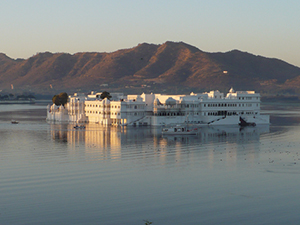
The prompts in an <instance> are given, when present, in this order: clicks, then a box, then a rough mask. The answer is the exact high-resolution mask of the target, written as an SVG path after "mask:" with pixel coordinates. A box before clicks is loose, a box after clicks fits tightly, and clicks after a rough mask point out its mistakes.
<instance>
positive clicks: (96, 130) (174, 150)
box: [50, 124, 270, 165]
mask: <svg viewBox="0 0 300 225" xmlns="http://www.w3.org/2000/svg"><path fill="white" fill-rule="evenodd" d="M50 126H51V135H52V138H53V139H54V140H55V141H57V142H59V143H68V146H69V148H71V149H73V150H75V149H76V148H78V147H79V149H81V150H83V151H84V154H86V155H90V156H91V157H92V158H93V160H103V159H135V158H139V159H145V158H158V159H159V161H160V163H161V164H166V163H168V161H174V160H176V161H179V160H181V159H182V157H183V155H185V154H188V155H189V157H190V158H193V157H198V156H199V154H200V155H202V156H203V155H204V156H205V157H206V158H207V159H208V160H207V163H208V164H209V165H212V164H213V163H214V162H215V161H216V160H217V161H226V162H227V163H229V164H234V163H235V162H236V161H237V160H238V158H241V157H244V158H245V160H250V161H253V160H254V159H255V158H257V154H258V152H259V151H260V136H261V135H262V134H266V133H269V131H270V129H269V126H268V125H264V126H256V127H244V128H240V127H239V126H219V127H216V126H213V127H203V128H201V129H200V132H199V134H198V135H191V136H187V135H185V136H174V135H167V136H165V135H162V133H161V129H160V128H150V127H139V128H134V127H122V128H120V127H103V126H100V125H97V124H86V129H74V125H72V124H50ZM196 155H197V156H196ZM167 156H168V157H167ZM244 158H243V159H244Z"/></svg>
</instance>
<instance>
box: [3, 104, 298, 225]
mask: <svg viewBox="0 0 300 225" xmlns="http://www.w3.org/2000/svg"><path fill="white" fill-rule="evenodd" d="M264 112H265V113H268V114H270V115H271V122H272V124H271V125H270V126H257V127H255V128H252V127H249V128H246V129H242V130H240V129H239V128H238V127H236V126H232V127H212V128H205V129H202V131H201V133H200V134H199V135H197V136H193V137H191V136H189V137H180V136H177V137H162V135H161V133H160V129H154V128H152V129H151V128H149V127H145V128H127V129H126V128H125V129H120V128H104V127H101V126H99V125H92V124H88V125H87V128H86V130H74V129H73V128H72V125H68V124H48V123H46V122H45V117H46V106H45V105H38V104H35V105H0V181H1V182H0V224H1V225H7V224H9V225H11V224H30V225H35V224H38V225H40V224H43V225H45V224H49V225H50V224H51V225H53V224H72V225H76V224H113V225H118V224H124V225H127V224H128V225H135V224H137V225H138V224H144V223H145V222H144V220H149V221H152V222H153V224H154V225H156V224H157V225H169V224H172V225H174V224H197V225H198V224H230V225H233V224H239V225H240V224H298V223H299V219H300V218H299V217H300V216H299V209H300V201H299V198H300V126H299V123H300V105H299V104H297V105H296V104H293V105H280V104H277V105H276V104H272V105H271V104H269V105H264ZM12 119H16V120H18V121H19V122H20V123H19V124H11V123H10V121H11V120H12Z"/></svg>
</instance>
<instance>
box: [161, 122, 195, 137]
mask: <svg viewBox="0 0 300 225" xmlns="http://www.w3.org/2000/svg"><path fill="white" fill-rule="evenodd" d="M162 133H163V134H172V135H173V134H175V135H196V134H197V133H198V128H197V127H190V126H187V125H178V124H177V125H174V126H168V127H164V128H163V129H162Z"/></svg>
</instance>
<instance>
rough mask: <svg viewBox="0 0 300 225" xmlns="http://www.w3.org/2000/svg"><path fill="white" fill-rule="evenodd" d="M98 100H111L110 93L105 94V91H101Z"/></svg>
mask: <svg viewBox="0 0 300 225" xmlns="http://www.w3.org/2000/svg"><path fill="white" fill-rule="evenodd" d="M100 98H101V99H105V98H107V99H109V100H110V99H111V95H110V93H109V92H107V91H103V92H102V93H101V95H100Z"/></svg>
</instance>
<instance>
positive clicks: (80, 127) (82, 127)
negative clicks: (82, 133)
mask: <svg viewBox="0 0 300 225" xmlns="http://www.w3.org/2000/svg"><path fill="white" fill-rule="evenodd" d="M74 128H75V129H85V126H84V125H80V126H79V125H78V124H76V126H74Z"/></svg>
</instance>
